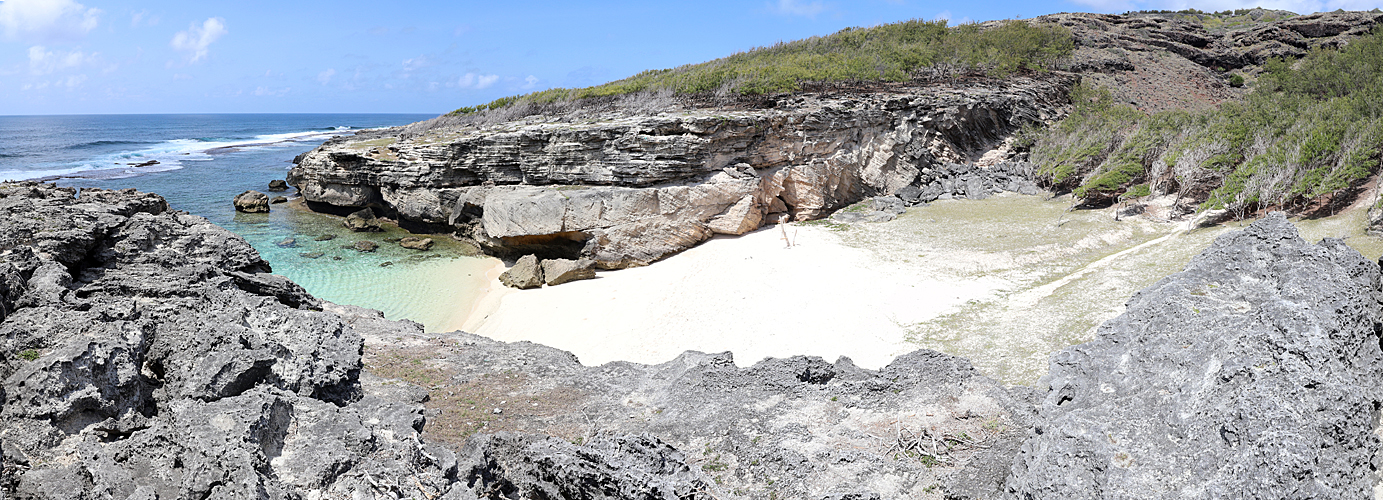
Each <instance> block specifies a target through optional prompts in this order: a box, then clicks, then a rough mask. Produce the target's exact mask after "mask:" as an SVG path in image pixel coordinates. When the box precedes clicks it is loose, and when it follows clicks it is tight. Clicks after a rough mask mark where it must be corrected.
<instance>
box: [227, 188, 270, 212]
mask: <svg viewBox="0 0 1383 500" xmlns="http://www.w3.org/2000/svg"><path fill="white" fill-rule="evenodd" d="M234 203H235V209H236V210H238V211H241V212H245V213H251V214H256V213H268V212H269V195H267V194H264V193H261V192H259V191H245V192H243V193H240V194H239V195H237V196H236V197H235V200H234Z"/></svg>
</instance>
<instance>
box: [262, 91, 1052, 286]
mask: <svg viewBox="0 0 1383 500" xmlns="http://www.w3.org/2000/svg"><path fill="white" fill-rule="evenodd" d="M1074 81H1075V79H1074V78H1072V77H1069V76H1061V75H1055V74H1046V75H1041V76H1037V77H1018V78H1013V79H1010V80H1006V81H993V80H986V79H979V80H976V81H973V82H968V83H957V84H954V85H949V84H935V85H930V86H922V87H915V86H914V87H910V86H893V87H883V88H880V89H876V90H874V91H869V92H860V93H849V92H845V93H834V92H829V91H823V92H819V93H808V94H801V95H795V96H789V97H787V98H785V99H783V100H782V102H778V103H776V104H775V106H774V107H773V108H770V109H757V110H743V109H741V110H732V109H684V110H676V111H674V112H668V113H661V114H656V115H647V114H644V115H639V114H634V115H630V114H623V113H619V112H611V113H606V114H602V115H599V116H593V117H587V118H584V119H581V120H579V121H571V120H567V119H566V118H564V117H561V116H553V117H546V116H537V117H530V118H527V119H524V120H522V121H518V122H509V123H503V124H499V125H492V126H483V127H478V128H477V127H473V126H466V127H460V128H447V127H442V128H437V129H433V130H429V131H426V132H424V133H420V134H417V135H414V136H409V135H404V130H403V129H395V130H394V131H392V132H387V133H385V135H380V133H371V134H366V135H362V136H358V137H355V138H346V139H341V140H333V141H329V142H328V143H326V144H324V145H322V146H321V147H319V148H318V149H316V150H314V151H312V152H309V153H307V154H305V155H303V156H302V157H301V158H299V163H298V165H297V166H296V167H295V168H294V169H293V170H292V171H291V172H290V173H289V179H288V181H289V183H290V184H292V185H294V186H297V187H298V188H299V190H300V191H301V192H302V195H303V197H304V199H305V200H306V201H307V202H308V203H309V206H314V207H317V208H327V209H331V208H332V207H338V208H335V209H337V210H339V209H340V208H339V207H351V208H354V207H376V208H379V209H381V210H384V211H385V212H386V213H387V214H389V216H390V217H393V218H397V219H398V220H399V221H400V223H401V224H412V225H418V226H424V227H429V228H432V229H434V230H439V229H446V230H454V231H458V232H459V233H461V234H462V235H463V236H467V237H470V238H473V239H474V240H475V241H476V242H477V243H478V244H479V245H480V246H481V247H482V248H484V249H486V250H487V251H489V252H491V253H496V254H502V255H509V256H518V255H523V254H528V253H533V254H536V255H538V256H539V257H540V258H569V259H575V258H578V257H588V258H591V259H592V260H594V261H595V263H596V265H597V266H599V267H601V268H605V269H614V268H623V267H629V266H639V265H646V264H648V263H650V262H653V261H656V260H658V259H661V258H663V257H665V256H668V255H671V254H673V253H676V252H679V251H681V250H683V249H686V248H688V247H690V246H692V245H695V244H697V243H700V242H702V241H705V240H706V239H708V238H710V237H711V236H712V235H714V234H743V233H745V232H747V231H751V230H753V229H756V228H758V227H760V226H761V225H763V224H764V223H765V221H770V222H773V221H777V220H778V217H779V216H780V215H790V216H791V217H792V218H794V219H798V220H805V219H815V218H819V217H823V216H826V215H829V214H830V213H831V212H833V211H835V210H836V209H838V208H841V207H844V206H846V205H849V204H851V203H854V202H856V201H858V200H861V199H864V198H865V197H868V196H874V195H888V194H894V193H896V192H898V191H899V190H901V189H904V188H907V187H909V186H911V187H913V188H921V187H923V186H926V185H928V184H929V183H931V182H932V181H933V180H935V178H936V177H937V175H938V173H939V171H940V170H943V169H944V167H945V166H946V165H947V164H949V163H967V162H970V161H974V160H977V159H979V157H980V155H981V154H982V153H985V152H988V151H990V150H992V149H994V148H995V147H996V146H1000V145H1002V144H1003V143H1004V141H1005V139H1006V138H1008V137H1009V136H1010V135H1011V134H1012V133H1013V132H1015V131H1017V130H1018V129H1020V128H1021V127H1023V126H1025V125H1032V124H1041V123H1045V122H1047V121H1049V120H1053V119H1055V118H1058V117H1060V116H1061V115H1062V114H1063V109H1064V106H1065V105H1066V104H1067V102H1066V93H1067V89H1068V88H1069V87H1070V85H1072V84H1073V83H1074ZM389 134H392V135H389ZM364 140H368V141H369V142H368V143H367V142H362V141H364ZM390 140H392V142H390V143H389V144H387V145H386V146H383V147H381V146H376V145H377V144H379V143H381V142H389V141H390ZM365 144H369V145H370V146H368V147H367V146H365ZM982 168H983V167H982Z"/></svg>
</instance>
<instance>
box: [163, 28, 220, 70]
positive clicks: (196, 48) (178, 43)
mask: <svg viewBox="0 0 1383 500" xmlns="http://www.w3.org/2000/svg"><path fill="white" fill-rule="evenodd" d="M227 33H230V32H229V31H227V30H226V22H225V21H224V20H222V19H221V18H219V17H213V18H210V19H207V20H206V21H204V22H202V25H201V26H197V24H196V23H193V24H192V25H191V26H190V27H188V29H187V31H179V32H178V34H176V35H173V41H172V42H171V45H172V46H173V48H174V49H177V50H179V51H181V52H186V53H187V62H189V63H195V62H198V61H201V60H203V59H206V56H207V47H210V46H211V44H212V42H215V41H216V40H217V39H220V38H221V37H222V36H225V35H226V34H227Z"/></svg>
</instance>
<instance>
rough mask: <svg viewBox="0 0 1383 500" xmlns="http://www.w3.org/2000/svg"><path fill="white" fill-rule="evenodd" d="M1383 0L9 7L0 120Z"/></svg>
mask: <svg viewBox="0 0 1383 500" xmlns="http://www.w3.org/2000/svg"><path fill="white" fill-rule="evenodd" d="M1380 5H1383V0H1271V1H1266V2H1265V1H1245V0H1196V1H1188V0H968V1H964V2H939V1H921V0H853V1H846V0H744V1H730V0H724V1H721V0H701V1H677V0H663V1H646V0H645V1H601V2H581V1H556V2H538V1H534V2H530V1H522V0H511V1H507V2H501V1H494V0H487V1H471V0H459V1H455V0H454V1H435V2H421V1H407V0H397V1H393V2H387V3H386V2H378V1H375V2H366V1H355V0H338V1H333V2H319V1H299V0H290V1H284V0H280V1H274V2H266V1H258V0H241V1H234V2H217V1H193V2H189V1H186V0H180V1H145V2H121V1H107V0H81V1H78V0H3V1H0V115H46V114H112V113H115V114H124V113H130V114H137V113H437V114H441V113H446V112H449V111H451V110H453V109H456V108H458V107H461V106H469V105H475V104H481V103H486V102H489V101H491V100H494V99H496V98H499V97H504V96H508V95H516V94H524V93H528V92H532V91H537V90H542V89H547V88H552V87H584V86H590V85H595V84H599V83H603V82H606V81H610V80H616V79H620V78H623V77H627V76H630V75H633V74H635V73H638V72H640V71H643V70H647V69H660V68H671V67H676V66H679V65H682V64H689V63H697V62H703V61H707V60H711V59H715V58H718V57H723V56H727V55H730V54H733V53H735V52H739V51H744V50H749V49H752V48H754V47H761V46H766V45H771V44H773V43H776V42H779V41H790V40H796V39H801V38H806V37H810V36H814V35H826V34H830V33H834V32H836V31H839V30H841V29H843V28H847V27H855V26H873V25H877V24H883V23H890V22H897V21H905V20H909V19H927V20H935V19H947V20H949V21H950V22H951V23H952V24H955V23H961V22H968V21H988V20H993V19H1012V18H1029V17H1034V16H1038V15H1042V14H1050V13H1056V12H1109V13H1122V12H1125V11H1129V10H1143V9H1168V10H1180V9H1185V8H1197V9H1201V10H1216V11H1218V10H1225V9H1235V8H1249V7H1255V6H1262V7H1265V8H1274V9H1286V10H1291V11H1293V12H1297V13H1310V12H1319V11H1326V10H1335V9H1339V8H1343V9H1346V10H1368V9H1373V8H1375V7H1379V6H1380Z"/></svg>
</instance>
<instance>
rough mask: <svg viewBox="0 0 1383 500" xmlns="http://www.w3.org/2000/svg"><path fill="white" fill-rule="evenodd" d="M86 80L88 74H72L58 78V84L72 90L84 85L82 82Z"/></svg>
mask: <svg viewBox="0 0 1383 500" xmlns="http://www.w3.org/2000/svg"><path fill="white" fill-rule="evenodd" d="M85 81H86V75H72V76H69V77H67V78H65V79H61V80H58V83H57V84H58V85H62V86H64V87H67V90H72V89H75V88H77V87H80V86H82V83H83V82H85Z"/></svg>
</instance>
